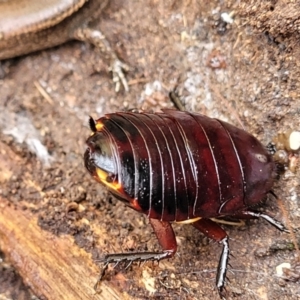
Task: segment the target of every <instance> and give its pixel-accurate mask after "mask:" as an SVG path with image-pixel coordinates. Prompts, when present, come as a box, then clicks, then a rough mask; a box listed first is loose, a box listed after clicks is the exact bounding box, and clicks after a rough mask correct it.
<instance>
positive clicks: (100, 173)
mask: <svg viewBox="0 0 300 300" xmlns="http://www.w3.org/2000/svg"><path fill="white" fill-rule="evenodd" d="M96 172H97V175H98V178H99V179H100V181H101V182H102V183H104V184H105V185H106V186H107V187H108V188H110V189H112V190H114V191H119V190H120V189H121V187H122V186H121V184H120V183H118V182H107V181H106V178H107V173H106V172H104V171H103V170H101V169H99V168H97V169H96Z"/></svg>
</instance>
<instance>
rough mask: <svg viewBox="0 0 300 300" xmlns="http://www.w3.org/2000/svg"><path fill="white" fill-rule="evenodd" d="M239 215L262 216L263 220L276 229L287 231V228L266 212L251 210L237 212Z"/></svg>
mask: <svg viewBox="0 0 300 300" xmlns="http://www.w3.org/2000/svg"><path fill="white" fill-rule="evenodd" d="M239 216H241V217H242V216H244V217H246V218H247V217H249V216H251V217H254V218H263V219H264V220H266V221H267V222H269V223H270V224H271V225H273V226H274V227H276V228H277V229H279V230H280V231H284V232H287V233H289V230H288V229H287V228H286V227H285V226H284V225H283V224H282V223H280V222H279V221H277V220H275V219H274V218H272V217H270V216H268V215H266V214H262V213H259V212H253V211H244V212H241V213H239Z"/></svg>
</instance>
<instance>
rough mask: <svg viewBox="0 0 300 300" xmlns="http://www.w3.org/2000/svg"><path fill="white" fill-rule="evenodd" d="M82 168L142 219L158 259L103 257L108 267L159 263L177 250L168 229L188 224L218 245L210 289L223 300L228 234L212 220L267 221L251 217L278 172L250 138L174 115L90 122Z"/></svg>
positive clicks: (149, 255)
mask: <svg viewBox="0 0 300 300" xmlns="http://www.w3.org/2000/svg"><path fill="white" fill-rule="evenodd" d="M90 128H91V130H92V135H91V136H90V137H89V138H88V139H87V146H88V148H87V150H86V152H85V154H84V162H85V166H86V168H87V170H88V171H89V172H90V174H91V175H92V176H93V177H94V178H95V179H96V180H97V181H99V182H101V183H102V184H104V185H105V186H107V188H108V189H109V191H110V192H111V193H112V194H113V195H114V196H116V198H118V199H120V200H122V201H123V202H125V203H126V204H127V205H128V206H130V207H131V208H133V209H135V210H137V211H138V212H141V213H144V214H145V215H147V217H148V218H149V221H150V224H151V225H152V227H153V230H154V232H155V234H156V236H157V238H158V241H159V243H160V245H161V247H162V249H163V251H162V252H134V253H119V254H108V255H106V256H105V258H104V260H103V261H104V263H105V265H104V269H103V272H102V275H101V276H103V275H104V272H105V270H106V268H107V266H108V264H109V263H118V262H122V261H127V262H128V263H129V264H131V263H132V262H134V261H149V260H157V261H159V260H161V259H165V258H170V257H172V256H174V254H175V253H176V250H177V244H176V239H175V234H174V232H173V229H172V226H171V222H179V223H190V224H191V225H193V226H194V227H195V228H197V229H198V230H199V231H201V232H202V233H203V234H204V235H206V236H207V237H209V238H211V239H213V240H215V241H217V242H219V243H222V244H223V251H222V254H221V257H220V260H219V264H218V269H217V276H216V286H217V289H218V292H219V294H220V296H221V298H222V297H224V284H225V278H226V271H227V264H228V258H229V242H228V235H227V233H226V232H225V231H224V230H223V229H222V228H221V227H220V226H219V225H218V224H217V223H215V221H213V220H212V218H214V219H215V218H220V217H226V216H230V217H233V218H236V219H243V218H244V219H249V218H263V219H264V220H266V221H267V222H269V223H270V224H271V225H273V226H275V227H276V228H277V229H279V230H281V231H285V232H288V231H287V229H286V227H285V226H284V225H283V224H281V223H280V222H278V221H276V220H275V219H273V218H272V217H270V216H268V215H266V214H263V213H260V212H254V211H251V210H250V208H251V207H253V206H255V205H257V204H260V203H261V201H262V199H263V198H264V197H265V196H266V194H267V193H268V192H271V188H272V186H273V182H274V179H275V178H276V164H275V162H274V161H273V159H272V156H271V154H269V153H268V151H267V150H266V148H265V147H264V146H263V145H262V144H261V143H260V142H259V141H258V140H257V139H256V138H255V137H253V136H252V135H251V134H249V133H247V132H245V131H244V130H242V129H239V128H237V127H235V126H233V125H230V124H228V123H226V122H223V121H220V120H218V119H212V118H209V117H206V116H204V115H200V114H196V113H190V112H182V111H176V110H169V109H168V110H163V112H161V113H155V114H151V113H133V112H118V113H112V114H107V115H105V116H104V117H102V118H100V119H98V120H96V121H94V120H93V119H92V118H90Z"/></svg>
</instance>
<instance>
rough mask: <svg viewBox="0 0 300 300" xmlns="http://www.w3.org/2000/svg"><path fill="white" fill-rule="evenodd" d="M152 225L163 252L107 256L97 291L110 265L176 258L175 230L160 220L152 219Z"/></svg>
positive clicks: (103, 260)
mask: <svg viewBox="0 0 300 300" xmlns="http://www.w3.org/2000/svg"><path fill="white" fill-rule="evenodd" d="M150 224H151V225H152V228H153V230H154V233H155V234H156V236H157V239H158V242H159V244H160V245H161V247H162V249H163V251H162V252H130V253H116V254H107V255H106V256H105V257H104V258H103V259H102V260H101V262H104V267H103V269H102V272H101V275H100V277H99V280H98V281H97V283H96V285H95V289H97V286H98V283H99V281H101V279H102V278H103V276H104V274H105V271H106V269H107V267H108V265H109V264H110V263H114V264H115V265H117V264H119V263H120V262H128V264H129V265H131V264H132V263H133V262H144V261H160V260H161V259H165V258H171V257H172V256H174V254H175V253H176V250H177V243H176V238H175V234H174V231H173V228H172V226H171V224H170V223H169V222H164V221H160V220H155V219H150Z"/></svg>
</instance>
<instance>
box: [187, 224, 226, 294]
mask: <svg viewBox="0 0 300 300" xmlns="http://www.w3.org/2000/svg"><path fill="white" fill-rule="evenodd" d="M192 225H193V226H194V227H195V228H197V229H198V230H199V231H201V232H202V233H203V234H204V235H206V236H207V237H209V238H211V239H213V240H215V241H217V242H219V243H222V244H223V250H222V254H221V256H220V260H219V264H218V272H217V277H216V286H217V289H218V292H219V295H220V297H221V299H225V298H224V295H223V289H224V285H225V279H226V271H227V265H228V259H229V253H230V250H229V243H228V235H227V233H226V231H225V230H223V229H222V228H221V227H220V226H219V225H218V224H216V223H215V222H213V221H212V220H210V219H200V220H199V221H197V222H194V223H192Z"/></svg>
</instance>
